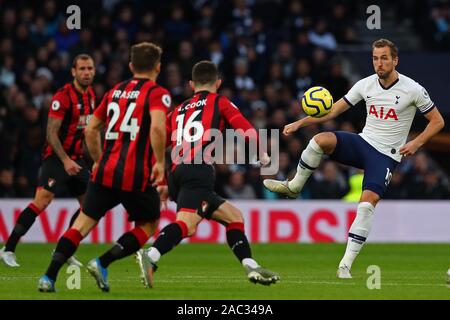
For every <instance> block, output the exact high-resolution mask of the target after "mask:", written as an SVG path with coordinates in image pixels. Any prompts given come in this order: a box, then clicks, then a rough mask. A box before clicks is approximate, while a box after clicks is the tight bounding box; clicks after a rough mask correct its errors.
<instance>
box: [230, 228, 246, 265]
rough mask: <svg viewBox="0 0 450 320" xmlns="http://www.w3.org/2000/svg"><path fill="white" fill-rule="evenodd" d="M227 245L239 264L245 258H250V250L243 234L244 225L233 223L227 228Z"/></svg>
mask: <svg viewBox="0 0 450 320" xmlns="http://www.w3.org/2000/svg"><path fill="white" fill-rule="evenodd" d="M226 235H227V243H228V245H229V246H230V248H231V251H233V253H234V255H235V256H236V257H237V258H238V259H239V261H240V262H242V260H244V259H246V258H251V257H252V250H251V249H250V244H249V242H248V239H247V236H246V235H245V233H244V224H243V223H242V222H233V223H230V224H228V226H227V232H226Z"/></svg>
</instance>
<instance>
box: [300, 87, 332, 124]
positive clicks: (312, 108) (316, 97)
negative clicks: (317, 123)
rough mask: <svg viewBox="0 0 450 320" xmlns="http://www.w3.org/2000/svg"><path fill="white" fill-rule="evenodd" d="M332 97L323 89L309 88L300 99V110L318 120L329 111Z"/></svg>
mask: <svg viewBox="0 0 450 320" xmlns="http://www.w3.org/2000/svg"><path fill="white" fill-rule="evenodd" d="M332 106H333V97H332V95H331V93H330V92H329V91H328V90H327V89H325V88H323V87H312V88H309V89H308V90H307V91H306V92H305V94H304V95H303V97H302V108H303V111H305V113H306V114H307V115H308V116H311V117H315V118H320V117H323V116H324V115H326V114H327V113H328V112H330V111H331V107H332Z"/></svg>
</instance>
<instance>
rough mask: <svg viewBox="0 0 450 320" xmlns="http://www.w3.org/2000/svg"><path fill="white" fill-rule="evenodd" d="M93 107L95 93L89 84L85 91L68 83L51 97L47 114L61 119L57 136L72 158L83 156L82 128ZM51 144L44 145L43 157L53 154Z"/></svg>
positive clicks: (87, 120)
mask: <svg viewBox="0 0 450 320" xmlns="http://www.w3.org/2000/svg"><path fill="white" fill-rule="evenodd" d="M94 109H95V94H94V90H93V89H92V87H91V86H89V87H88V89H87V91H86V92H85V93H81V92H80V91H78V90H77V89H76V88H75V85H74V84H73V83H68V84H66V85H65V86H64V87H62V88H60V89H59V90H58V91H57V92H56V93H55V95H54V96H53V99H52V104H51V106H50V110H49V112H48V116H49V117H51V118H56V119H60V120H62V123H61V127H60V129H59V132H58V137H59V139H60V141H61V144H62V146H63V148H64V151H66V153H67V155H68V156H69V157H70V158H72V159H76V158H80V157H82V156H83V140H84V129H85V127H86V125H87V123H88V122H89V119H90V117H91V116H92V113H93V111H94ZM53 153H54V152H53V149H52V146H51V145H50V144H48V143H46V144H45V147H44V159H46V158H48V157H49V156H51V155H52V154H53Z"/></svg>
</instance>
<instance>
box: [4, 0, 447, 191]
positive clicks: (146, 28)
mask: <svg viewBox="0 0 450 320" xmlns="http://www.w3.org/2000/svg"><path fill="white" fill-rule="evenodd" d="M356 3H357V2H356V1H341V2H339V1H337V2H335V1H333V2H328V1H302V0H291V1H246V0H234V1H218V0H212V1H207V0H193V1H179V2H175V1H157V2H156V1H126V2H125V1H116V0H104V1H77V4H78V5H79V6H80V7H81V10H82V11H81V12H82V28H81V30H68V29H67V27H66V20H65V19H66V17H67V15H66V13H65V11H66V8H67V6H69V5H70V4H71V3H70V2H69V1H56V0H43V1H21V0H16V1H5V0H0V7H1V8H2V10H1V11H0V16H1V19H0V23H1V26H0V155H1V156H0V197H32V196H33V194H34V190H35V188H36V183H37V173H38V170H39V167H40V164H41V154H42V147H43V144H44V142H45V129H46V122H47V112H48V108H49V106H50V102H51V99H52V95H53V94H54V92H55V91H56V90H57V89H58V88H59V87H61V86H63V85H64V84H65V83H67V82H69V81H71V80H72V78H71V75H70V65H71V62H72V59H73V57H74V56H75V55H77V54H79V53H89V54H91V55H92V56H93V58H94V60H95V65H96V71H97V74H96V77H95V80H94V84H93V86H94V89H95V93H96V96H97V100H98V101H99V100H100V99H101V97H102V96H103V94H104V93H105V91H106V90H108V88H110V87H111V86H113V85H114V84H115V83H117V82H120V81H123V80H125V79H126V78H128V77H130V76H131V74H130V72H129V70H128V61H129V47H130V44H133V43H137V42H141V41H153V42H156V43H158V44H160V45H161V46H162V47H163V50H164V53H163V60H162V71H161V74H160V76H159V78H158V82H159V83H160V84H161V85H163V86H165V87H166V88H167V89H169V90H170V92H171V94H172V96H173V104H174V105H176V104H178V103H180V102H182V101H183V100H185V99H186V98H188V97H189V96H190V95H191V94H192V91H191V89H190V88H189V86H188V84H187V82H188V80H189V79H190V72H191V68H192V66H193V65H194V64H195V63H196V62H198V61H199V60H203V59H208V60H211V61H213V62H214V63H216V64H217V65H218V66H219V69H220V71H221V73H222V78H223V84H222V87H221V89H220V93H221V94H222V95H225V96H227V97H229V98H230V99H231V100H232V101H233V102H234V103H235V104H236V105H237V106H238V107H239V108H240V110H241V111H242V113H243V114H244V115H245V116H246V117H247V118H248V119H249V120H250V121H251V122H252V124H253V125H254V126H255V127H256V128H258V129H259V128H268V129H282V128H283V127H284V125H285V124H287V123H289V122H291V121H294V120H296V119H298V118H299V117H302V116H304V115H303V114H302V111H301V107H300V106H299V98H300V97H301V96H302V95H303V93H304V91H306V90H307V89H308V88H309V87H311V86H315V85H321V86H324V87H326V88H327V89H329V90H330V92H331V93H332V95H333V97H334V98H335V100H337V99H339V98H341V97H342V96H343V95H344V94H345V93H346V92H347V90H348V89H349V88H350V87H351V85H352V83H350V81H349V78H348V77H347V75H345V74H344V72H343V67H342V62H341V60H340V59H339V57H338V55H336V49H337V47H338V45H339V44H352V43H358V37H357V30H356V29H355V26H354V19H355V15H354V12H355V6H356ZM402 3H403V4H406V3H410V2H405V1H401V2H400V4H402ZM155 4H157V8H155ZM405 7H406V8H409V9H408V10H411V12H410V14H411V16H412V17H414V16H415V15H417V19H414V23H415V26H416V27H417V24H419V26H422V27H423V28H422V27H421V28H418V29H421V30H422V29H423V30H424V31H423V32H424V33H425V32H428V33H429V34H432V35H433V36H432V37H427V41H424V46H425V47H426V48H427V49H429V50H445V49H446V48H450V46H449V42H450V38H449V32H450V27H449V26H450V10H449V8H450V6H449V5H448V3H447V2H437V1H436V2H435V1H429V2H428V4H427V5H426V7H425V8H426V11H425V12H424V11H421V12H418V9H417V8H415V7H411V6H410V5H405ZM400 9H401V7H400ZM359 109H360V110H357V111H356V110H354V111H351V112H347V113H345V114H343V115H342V116H341V117H339V118H338V119H337V120H336V121H332V122H328V123H326V124H324V125H323V126H311V127H308V128H306V129H302V130H300V131H299V132H298V133H297V134H296V135H293V136H290V137H284V136H280V151H281V152H280V171H279V173H278V174H277V175H276V178H277V179H286V178H288V177H290V176H292V174H293V173H295V169H296V166H297V161H298V159H299V156H300V154H301V152H302V150H303V149H304V147H305V146H306V144H307V143H308V141H309V139H310V138H311V137H312V136H314V134H316V133H318V132H320V131H323V130H345V131H351V132H360V130H361V128H362V125H363V123H364V119H365V118H364V115H365V110H364V108H359ZM360 177H361V172H359V171H357V170H354V169H351V168H348V167H344V166H340V165H338V164H336V163H334V162H331V161H328V160H325V161H324V162H323V163H322V165H321V167H320V169H319V170H317V171H316V172H315V173H314V175H313V177H312V179H310V181H309V182H308V184H307V186H306V188H305V190H304V192H302V194H301V198H304V199H339V198H344V197H345V196H346V195H347V194H348V193H349V192H352V188H354V187H355V186H357V185H358V183H359V185H360V182H361V181H360ZM261 181H262V177H261V176H260V174H259V169H257V168H253V167H251V166H224V165H218V166H217V192H218V193H220V194H221V195H223V196H225V197H227V198H245V199H254V198H261V199H274V198H276V195H274V194H271V193H268V192H266V191H265V190H264V188H263V187H262V183H261ZM358 181H359V182H358ZM387 197H388V198H395V199H443V198H448V197H449V180H448V177H447V176H446V175H445V173H444V172H442V170H441V169H440V168H439V167H438V166H437V165H436V164H435V163H434V162H433V160H432V159H431V158H430V157H429V156H428V155H427V154H426V153H424V152H421V153H419V154H417V155H416V156H414V157H411V158H409V159H408V160H406V161H403V162H402V164H401V165H400V167H399V168H398V170H397V171H396V172H395V173H394V175H393V178H392V181H391V186H390V191H389V192H388V195H387Z"/></svg>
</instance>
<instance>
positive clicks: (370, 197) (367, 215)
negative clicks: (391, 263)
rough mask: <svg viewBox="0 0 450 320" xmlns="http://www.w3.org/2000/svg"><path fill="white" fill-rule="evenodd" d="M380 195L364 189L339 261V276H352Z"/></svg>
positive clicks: (342, 277)
mask: <svg viewBox="0 0 450 320" xmlns="http://www.w3.org/2000/svg"><path fill="white" fill-rule="evenodd" d="M379 200H380V196H379V195H378V194H376V193H375V192H373V191H370V190H364V191H363V193H362V196H361V200H360V202H359V204H358V209H357V212H356V218H355V220H354V221H353V223H352V225H351V227H350V230H349V232H348V240H347V248H346V249H345V254H344V257H343V258H342V260H341V262H340V263H339V268H338V270H337V277H338V278H341V279H348V278H351V277H352V275H351V273H350V270H351V267H352V264H353V262H354V261H355V259H356V257H357V256H358V254H359V252H360V251H361V249H362V247H363V245H364V243H365V242H366V239H367V237H368V236H369V233H370V230H371V229H372V224H373V218H374V213H375V206H376V204H377V203H378V201H379Z"/></svg>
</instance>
